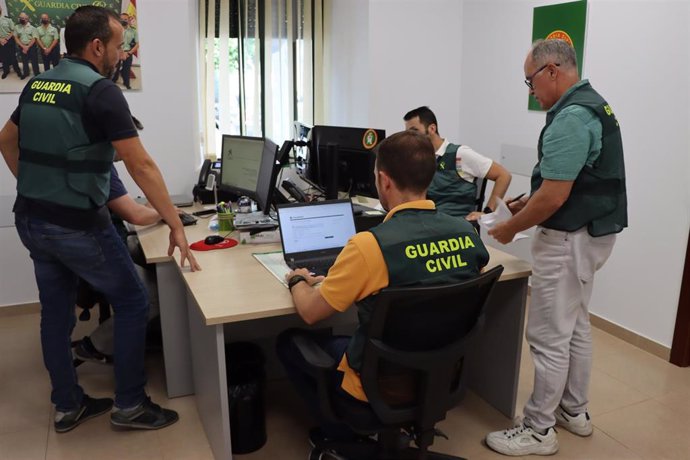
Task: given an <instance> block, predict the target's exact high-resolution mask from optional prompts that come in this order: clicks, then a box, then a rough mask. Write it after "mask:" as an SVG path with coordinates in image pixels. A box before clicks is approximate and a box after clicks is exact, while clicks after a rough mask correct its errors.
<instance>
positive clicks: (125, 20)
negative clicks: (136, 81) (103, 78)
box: [113, 13, 139, 89]
mask: <svg viewBox="0 0 690 460" xmlns="http://www.w3.org/2000/svg"><path fill="white" fill-rule="evenodd" d="M120 24H122V27H124V28H125V44H124V45H123V46H122V54H121V55H120V62H119V63H118V65H117V67H116V68H115V75H113V81H114V82H115V83H117V79H118V78H119V77H120V74H122V84H123V85H125V88H127V89H132V87H131V86H130V85H129V79H130V71H131V70H132V61H133V60H134V53H136V52H137V50H139V34H138V33H137V29H135V28H134V27H132V25H131V24H130V17H129V15H128V14H127V13H122V14H121V15H120Z"/></svg>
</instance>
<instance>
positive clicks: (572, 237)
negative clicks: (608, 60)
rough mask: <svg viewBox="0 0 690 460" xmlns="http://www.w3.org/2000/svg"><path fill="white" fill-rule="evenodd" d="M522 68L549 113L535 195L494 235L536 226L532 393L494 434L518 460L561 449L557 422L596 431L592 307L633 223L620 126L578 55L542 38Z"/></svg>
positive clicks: (495, 444)
mask: <svg viewBox="0 0 690 460" xmlns="http://www.w3.org/2000/svg"><path fill="white" fill-rule="evenodd" d="M524 71H525V76H526V78H525V83H526V84H527V86H528V87H529V91H530V94H532V95H533V96H534V97H535V99H536V100H537V101H538V102H539V104H540V105H541V107H542V108H543V109H546V110H547V112H546V126H545V127H544V129H543V130H542V132H541V135H540V137H539V143H538V163H537V165H536V166H535V168H534V171H533V173H532V190H531V195H530V197H528V198H524V199H521V200H518V201H515V202H514V203H511V205H510V207H511V211H512V212H513V217H512V218H511V219H509V220H508V221H506V222H504V223H502V224H499V225H497V226H496V227H494V228H493V229H492V230H490V231H489V234H490V235H491V236H493V237H494V238H495V239H496V240H498V241H499V242H501V243H504V244H505V243H508V242H510V241H512V239H513V237H514V236H515V234H516V233H517V232H520V231H523V230H526V229H528V228H530V227H532V226H534V225H536V226H537V231H536V232H535V237H534V241H533V244H532V257H533V267H532V297H531V301H530V307H529V308H530V311H529V316H528V321H527V341H528V342H529V345H530V350H531V351H532V359H533V360H534V367H535V373H534V389H533V390H532V395H531V397H530V399H529V400H528V402H527V404H526V405H525V408H524V418H523V420H522V422H521V423H520V424H518V425H517V426H516V427H514V428H512V429H508V430H505V431H496V432H493V433H489V435H487V437H486V443H487V445H488V446H489V447H490V448H492V449H493V450H495V451H497V452H500V453H502V454H505V455H513V456H522V455H530V454H537V455H550V454H553V453H555V452H557V451H558V439H557V437H556V432H555V430H554V428H553V427H554V425H556V424H558V425H560V426H562V427H563V428H565V429H566V430H568V431H570V432H572V433H574V434H576V435H579V436H589V435H591V434H592V422H591V419H590V417H589V414H588V413H587V404H588V390H589V380H590V373H591V367H592V337H591V327H590V324H589V312H588V308H587V305H588V303H589V299H590V297H591V294H592V282H593V277H594V273H595V272H596V271H597V270H598V269H600V268H601V267H602V266H603V265H604V263H605V262H606V260H607V259H608V257H609V255H610V254H611V251H612V249H613V245H614V242H615V239H616V233H619V232H620V231H622V230H623V229H624V228H625V227H627V226H628V217H627V199H626V191H625V168H624V164H623V144H622V141H621V134H620V127H619V125H618V121H617V120H616V117H615V115H614V114H613V111H612V110H611V107H610V106H609V105H608V103H607V102H606V101H605V100H604V99H603V98H602V97H601V95H599V93H597V92H596V91H595V90H594V89H593V88H592V86H591V85H590V84H589V81H587V80H580V79H579V76H578V70H577V61H576V58H575V50H574V49H573V48H572V46H570V45H569V44H568V43H567V42H565V41H563V40H546V41H538V42H536V43H535V44H534V45H533V47H532V50H531V51H530V53H529V54H528V55H527V59H526V60H525V65H524Z"/></svg>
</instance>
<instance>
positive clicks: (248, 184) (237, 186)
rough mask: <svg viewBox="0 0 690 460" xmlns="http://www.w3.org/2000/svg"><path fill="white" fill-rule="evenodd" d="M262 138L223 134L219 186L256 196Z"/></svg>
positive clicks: (262, 147) (262, 146)
mask: <svg viewBox="0 0 690 460" xmlns="http://www.w3.org/2000/svg"><path fill="white" fill-rule="evenodd" d="M263 150H264V140H263V139H262V138H260V137H244V136H230V135H227V134H225V135H223V143H222V147H221V160H222V163H221V169H220V187H221V189H225V190H228V191H231V192H236V193H240V194H245V195H250V196H251V198H254V199H255V198H256V187H257V182H258V179H259V169H260V166H261V156H262V153H263Z"/></svg>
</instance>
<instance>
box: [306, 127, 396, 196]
mask: <svg viewBox="0 0 690 460" xmlns="http://www.w3.org/2000/svg"><path fill="white" fill-rule="evenodd" d="M310 136H311V142H310V154H309V166H308V168H307V178H308V179H310V180H311V181H312V182H315V183H316V185H318V186H320V187H321V188H322V189H324V191H325V192H326V197H327V198H329V199H332V198H337V195H338V192H346V193H348V194H349V195H350V196H353V195H365V196H370V197H374V198H377V197H378V193H377V192H376V184H375V177H374V164H375V162H376V155H375V153H374V147H376V146H377V145H378V144H379V143H380V142H381V141H382V140H383V139H384V138H385V137H386V132H385V131H384V130H382V129H369V128H350V127H342V126H314V127H313V128H312V129H311V132H310Z"/></svg>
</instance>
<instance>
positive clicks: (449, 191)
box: [426, 144, 477, 217]
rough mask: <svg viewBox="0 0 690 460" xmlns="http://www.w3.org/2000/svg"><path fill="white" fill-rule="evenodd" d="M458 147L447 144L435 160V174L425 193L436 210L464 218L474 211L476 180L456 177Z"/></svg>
mask: <svg viewBox="0 0 690 460" xmlns="http://www.w3.org/2000/svg"><path fill="white" fill-rule="evenodd" d="M459 148H460V145H456V144H448V147H446V151H445V153H444V154H443V155H442V156H440V157H439V158H438V159H437V167H436V174H434V178H433V179H432V181H431V184H430V185H429V189H428V190H427V192H426V195H427V197H428V198H429V199H430V200H433V201H434V203H436V208H437V209H438V210H439V211H442V212H444V213H446V214H449V215H451V216H455V217H465V216H466V215H468V214H469V213H471V212H472V211H475V210H476V199H477V185H476V180H475V181H473V182H468V181H466V180H465V179H463V178H462V177H460V176H458V168H457V162H456V157H457V152H458V149H459Z"/></svg>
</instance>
